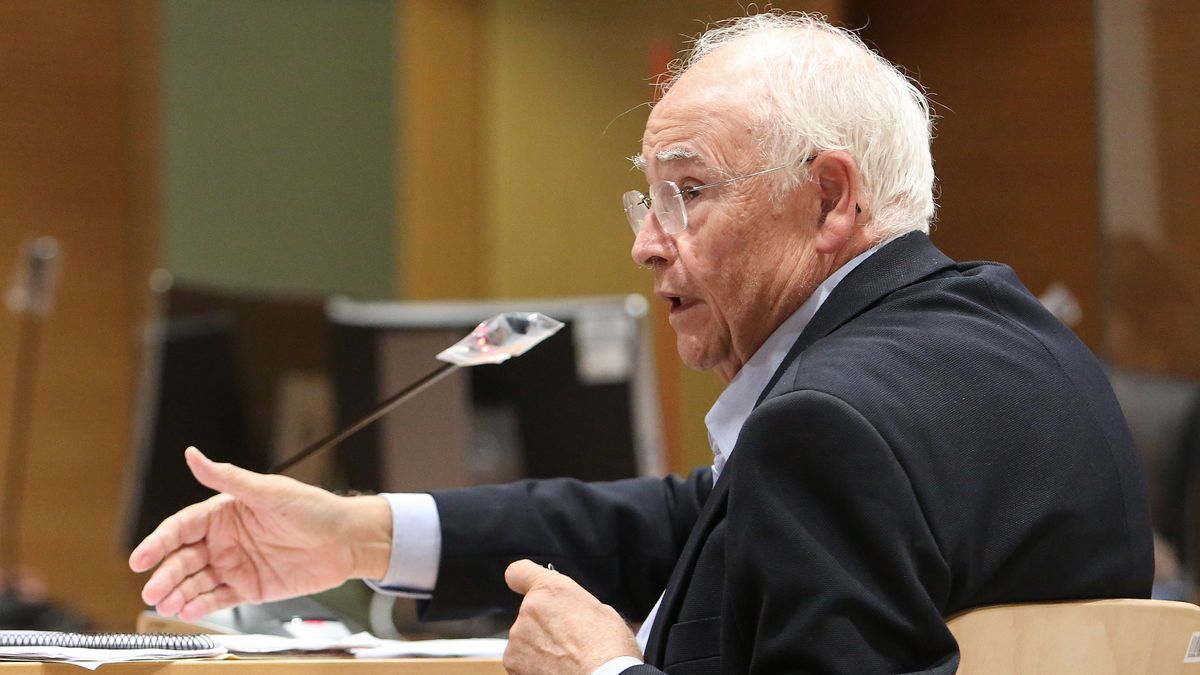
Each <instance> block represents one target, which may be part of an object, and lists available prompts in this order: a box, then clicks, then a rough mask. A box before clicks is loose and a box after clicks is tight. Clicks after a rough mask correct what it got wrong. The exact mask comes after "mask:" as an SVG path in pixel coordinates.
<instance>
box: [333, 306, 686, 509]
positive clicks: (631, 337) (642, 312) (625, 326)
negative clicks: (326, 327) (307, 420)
mask: <svg viewBox="0 0 1200 675" xmlns="http://www.w3.org/2000/svg"><path fill="white" fill-rule="evenodd" d="M328 311H329V317H330V320H331V323H332V325H333V331H332V336H331V344H332V356H331V364H332V366H333V377H334V387H335V391H336V399H337V406H336V407H337V410H338V425H339V426H341V425H345V424H348V423H350V422H351V421H353V420H354V419H355V418H357V417H358V416H359V415H361V414H363V413H365V412H366V411H367V410H369V409H370V408H371V406H372V405H373V404H374V403H375V402H376V401H378V400H381V399H383V398H385V397H387V396H388V395H390V394H392V393H394V392H396V391H399V390H400V389H402V388H403V387H404V386H406V385H407V384H409V383H411V382H413V381H415V380H416V379H418V378H419V377H421V376H422V375H425V374H426V373H428V372H430V371H432V370H433V369H435V368H437V367H438V366H440V365H441V364H440V362H438V361H436V360H435V359H434V357H435V355H436V354H437V353H438V352H440V351H442V350H443V349H445V348H447V347H449V346H450V345H452V344H454V343H455V342H457V341H458V340H460V339H461V338H463V337H464V336H466V335H467V334H469V333H470V332H471V330H472V329H473V328H474V327H475V326H476V325H477V324H478V323H480V322H481V321H483V320H485V319H487V318H489V317H492V316H494V315H496V314H498V313H501V312H506V311H537V312H541V313H543V314H546V315H547V316H550V317H552V318H555V319H557V320H559V321H562V322H563V323H564V324H565V326H564V328H563V329H562V330H561V331H560V332H559V333H558V334H557V335H554V336H553V337H551V338H549V339H547V340H546V341H544V342H543V343H541V344H539V345H538V346H537V347H535V348H534V349H532V350H530V351H529V352H526V353H525V354H523V355H522V356H520V357H518V358H515V359H511V360H509V361H507V362H505V363H503V364H500V365H483V366H475V367H471V368H462V369H460V370H458V371H457V372H455V373H454V374H452V375H451V376H450V377H449V378H447V379H446V380H443V381H442V382H440V383H438V384H437V385H435V386H434V387H432V388H430V389H429V390H427V391H425V392H424V393H422V394H421V395H420V396H419V397H417V398H416V399H413V400H412V401H410V402H409V403H406V404H404V406H402V407H401V408H399V409H397V410H395V411H394V412H392V413H391V414H389V415H388V416H387V417H385V418H384V419H382V420H380V421H379V422H378V423H377V424H375V425H373V426H372V427H369V428H367V429H365V430H363V431H361V432H359V434H357V435H355V436H353V437H351V438H349V439H347V440H346V441H344V442H343V443H342V444H341V446H340V448H339V450H338V453H339V463H340V464H341V465H342V466H344V467H346V469H347V471H348V475H349V477H350V483H351V484H353V485H356V486H370V488H371V489H376V490H385V491H420V490H428V489H434V488H438V487H447V486H457V485H474V484H485V483H497V482H506V481H510V480H515V479H518V478H525V477H529V478H548V477H559V476H567V477H574V478H579V479H583V480H614V479H618V478H627V477H631V476H636V475H658V474H662V473H663V472H664V471H665V459H664V453H663V450H662V447H663V444H662V439H661V424H660V421H659V413H658V400H657V395H656V388H655V379H654V366H653V361H652V357H651V354H652V350H651V348H650V337H649V328H648V325H647V322H646V314H647V304H646V301H645V299H644V298H642V297H641V296H638V295H631V296H600V297H578V298H564V299H531V300H499V301H481V302H354V301H350V300H335V301H333V302H331V303H330V305H329V308H328Z"/></svg>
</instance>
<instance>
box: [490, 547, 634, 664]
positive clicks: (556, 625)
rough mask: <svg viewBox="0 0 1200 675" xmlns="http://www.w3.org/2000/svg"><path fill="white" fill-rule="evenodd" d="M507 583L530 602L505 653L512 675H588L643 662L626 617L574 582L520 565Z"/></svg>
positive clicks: (515, 565) (525, 562) (511, 632)
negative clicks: (624, 660)
mask: <svg viewBox="0 0 1200 675" xmlns="http://www.w3.org/2000/svg"><path fill="white" fill-rule="evenodd" d="M504 580H505V581H506V582H507V583H508V587H509V588H511V589H512V590H514V591H516V592H517V593H520V594H521V595H524V596H525V599H524V600H523V601H522V602H521V611H520V613H518V615H517V620H516V622H515V623H513V626H512V628H511V629H510V630H509V632H508V648H507V649H505V651H504V668H505V669H506V670H507V671H508V672H509V673H515V674H517V675H533V674H536V673H547V674H550V675H567V674H570V673H581V674H585V675H586V674H587V673H591V672H592V671H594V670H595V669H597V668H599V667H600V666H601V665H603V664H605V663H606V662H608V661H609V660H611V659H614V658H616V657H618V656H634V657H637V658H639V659H640V658H642V652H641V650H640V649H638V645H637V641H636V640H635V639H634V637H633V633H631V632H629V626H628V625H626V623H625V620H624V619H622V618H621V615H620V614H618V613H617V611H616V610H615V609H613V608H612V607H609V606H608V605H605V604H603V603H601V602H600V601H599V600H597V599H596V597H595V596H593V595H592V594H591V593H588V592H587V591H586V590H584V589H583V587H582V586H580V585H579V584H577V583H575V581H574V580H572V579H571V578H570V577H568V576H566V575H564V574H560V573H559V572H555V571H553V570H549V569H546V568H545V567H542V566H541V565H538V564H537V563H534V562H532V561H529V560H518V561H517V562H515V563H513V564H511V565H509V566H508V569H507V570H506V571H505V572H504Z"/></svg>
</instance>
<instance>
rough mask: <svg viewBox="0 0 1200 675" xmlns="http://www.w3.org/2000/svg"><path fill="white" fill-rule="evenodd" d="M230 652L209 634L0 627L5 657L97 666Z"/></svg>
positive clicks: (0, 655)
mask: <svg viewBox="0 0 1200 675" xmlns="http://www.w3.org/2000/svg"><path fill="white" fill-rule="evenodd" d="M226 654H227V651H226V650H225V648H224V647H219V646H217V644H216V643H215V642H213V640H212V638H210V637H209V636H207V635H171V634H152V633H60V632H53V631H38V630H0V660H3V661H61V662H67V663H74V664H76V665H80V666H84V667H85V668H91V669H95V668H98V667H100V666H102V665H104V664H105V663H116V662H121V661H169V660H173V659H198V658H220V657H224V656H225V655H226Z"/></svg>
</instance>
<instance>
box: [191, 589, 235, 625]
mask: <svg viewBox="0 0 1200 675" xmlns="http://www.w3.org/2000/svg"><path fill="white" fill-rule="evenodd" d="M241 602H242V599H241V598H239V597H238V594H237V593H236V592H234V590H233V589H232V588H230V587H229V586H225V585H221V586H217V587H216V588H214V589H212V590H211V591H209V592H207V593H202V594H200V595H198V596H196V597H195V598H193V599H192V600H190V601H189V602H188V603H187V604H186V605H184V606H183V608H182V609H180V610H179V618H180V619H183V620H184V621H196V620H197V619H201V618H203V617H205V616H207V615H209V614H212V613H213V612H215V611H217V610H221V609H228V608H229V607H233V606H234V605H237V604H241Z"/></svg>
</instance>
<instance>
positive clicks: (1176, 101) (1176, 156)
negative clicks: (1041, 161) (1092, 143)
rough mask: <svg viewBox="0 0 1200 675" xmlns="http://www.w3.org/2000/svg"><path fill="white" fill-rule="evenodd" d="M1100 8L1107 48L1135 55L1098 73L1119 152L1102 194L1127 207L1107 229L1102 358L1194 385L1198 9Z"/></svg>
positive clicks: (1198, 343) (1199, 259)
mask: <svg viewBox="0 0 1200 675" xmlns="http://www.w3.org/2000/svg"><path fill="white" fill-rule="evenodd" d="M1106 8H1110V12H1111V15H1110V16H1111V17H1112V18H1111V21H1112V25H1111V28H1110V31H1111V34H1112V36H1111V39H1112V40H1113V41H1114V42H1115V43H1117V44H1118V45H1119V46H1120V47H1121V49H1123V50H1125V51H1126V52H1132V56H1131V57H1130V56H1127V58H1125V59H1123V60H1119V61H1115V62H1114V63H1113V64H1112V67H1111V69H1110V70H1108V71H1105V72H1102V73H1100V77H1101V78H1105V79H1104V84H1105V86H1106V87H1109V88H1111V91H1112V94H1111V100H1109V101H1108V102H1107V105H1109V106H1111V107H1112V108H1113V109H1112V110H1111V111H1107V112H1109V115H1108V116H1107V119H1110V120H1112V128H1111V129H1110V130H1108V132H1107V133H1109V134H1111V135H1113V136H1114V137H1115V138H1114V140H1113V141H1112V143H1111V145H1116V147H1115V148H1114V149H1113V152H1112V153H1111V154H1112V156H1111V157H1108V158H1106V161H1109V162H1111V163H1112V164H1111V165H1106V166H1105V169H1106V171H1107V172H1108V174H1107V176H1106V185H1107V186H1108V187H1109V189H1110V190H1112V191H1113V195H1112V197H1113V200H1114V201H1115V202H1116V203H1117V204H1118V205H1120V206H1121V207H1123V208H1113V209H1112V210H1111V212H1110V213H1107V214H1106V222H1105V225H1106V228H1107V233H1108V234H1107V236H1108V241H1107V242H1106V243H1107V246H1106V249H1107V250H1106V252H1107V259H1108V260H1109V261H1110V263H1111V266H1110V267H1109V268H1108V269H1107V270H1106V282H1107V288H1108V289H1109V293H1108V294H1109V307H1108V310H1109V311H1108V313H1107V315H1106V328H1107V334H1108V340H1107V345H1106V346H1107V348H1108V352H1109V354H1108V355H1109V356H1110V357H1111V359H1112V360H1113V362H1115V363H1117V364H1119V365H1121V366H1124V367H1127V368H1132V369H1135V370H1140V371H1144V372H1151V373H1157V374H1162V375H1175V376H1186V377H1190V378H1197V377H1200V190H1197V189H1196V188H1197V184H1198V180H1197V175H1200V125H1197V123H1196V107H1197V105H1198V104H1200V72H1198V71H1197V69H1196V68H1195V67H1194V64H1197V63H1200V43H1197V42H1196V39H1195V30H1196V27H1197V26H1200V4H1198V3H1196V2H1194V1H1190V0H1154V1H1152V2H1146V3H1137V2H1135V1H1134V0H1125V1H1124V2H1121V1H1113V0H1110V1H1109V2H1108V3H1107V5H1106ZM1130 15H1132V16H1130ZM1123 55H1124V54H1123ZM1139 57H1140V58H1139ZM1121 141H1123V143H1122V144H1119V145H1118V143H1120V142H1121ZM1121 151H1123V153H1122V152H1121ZM1131 206H1132V208H1131Z"/></svg>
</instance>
